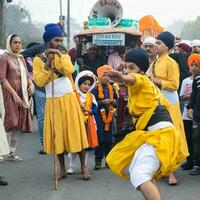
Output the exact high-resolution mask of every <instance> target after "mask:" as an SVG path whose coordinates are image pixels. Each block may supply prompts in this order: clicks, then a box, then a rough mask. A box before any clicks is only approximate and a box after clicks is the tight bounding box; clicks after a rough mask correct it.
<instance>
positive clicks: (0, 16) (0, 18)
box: [0, 0, 4, 49]
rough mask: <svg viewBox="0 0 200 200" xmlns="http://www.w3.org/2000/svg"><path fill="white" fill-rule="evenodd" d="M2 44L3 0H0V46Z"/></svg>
mask: <svg viewBox="0 0 200 200" xmlns="http://www.w3.org/2000/svg"><path fill="white" fill-rule="evenodd" d="M3 45H4V0H0V48H1V49H2V48H3Z"/></svg>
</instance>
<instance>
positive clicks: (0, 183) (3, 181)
mask: <svg viewBox="0 0 200 200" xmlns="http://www.w3.org/2000/svg"><path fill="white" fill-rule="evenodd" d="M0 185H2V186H6V185H8V182H6V181H5V180H4V178H3V177H1V176H0Z"/></svg>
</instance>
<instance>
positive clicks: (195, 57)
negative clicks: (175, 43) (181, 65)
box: [188, 53, 200, 68]
mask: <svg viewBox="0 0 200 200" xmlns="http://www.w3.org/2000/svg"><path fill="white" fill-rule="evenodd" d="M192 63H195V64H196V65H197V66H198V67H199V68H200V55H199V54H197V53H193V54H191V55H190V56H189V57H188V65H189V66H191V65H192Z"/></svg>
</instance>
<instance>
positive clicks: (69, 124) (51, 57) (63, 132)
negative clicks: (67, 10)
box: [33, 24, 90, 178]
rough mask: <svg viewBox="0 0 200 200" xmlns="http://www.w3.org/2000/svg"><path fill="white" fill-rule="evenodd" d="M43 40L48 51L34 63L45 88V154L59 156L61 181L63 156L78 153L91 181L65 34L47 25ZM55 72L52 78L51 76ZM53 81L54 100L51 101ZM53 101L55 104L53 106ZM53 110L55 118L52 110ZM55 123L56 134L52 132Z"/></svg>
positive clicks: (54, 25) (54, 26)
mask: <svg viewBox="0 0 200 200" xmlns="http://www.w3.org/2000/svg"><path fill="white" fill-rule="evenodd" d="M43 39H44V41H45V43H46V45H47V50H46V51H45V52H44V54H42V55H38V56H36V57H35V58H34V60H33V75H34V81H35V83H36V84H37V85H38V86H39V87H45V92H46V99H47V100H46V106H45V117H44V151H45V152H46V153H47V154H57V155H58V159H59V163H60V169H61V177H60V178H64V177H66V169H65V162H64V152H70V153H77V152H78V153H79V155H80V158H81V172H82V174H83V178H86V177H90V174H89V172H88V169H87V167H86V165H85V154H84V151H83V150H84V149H85V148H87V147H88V141H87V135H86V130H85V124H84V119H83V115H82V112H81V108H80V105H79V102H78V100H77V97H76V94H75V92H74V90H73V86H72V83H71V81H70V75H71V74H72V73H73V72H74V70H75V68H74V66H73V65H72V63H71V59H70V57H69V55H68V54H66V53H61V52H60V51H59V47H60V45H61V44H62V42H63V33H62V30H61V27H60V26H59V25H58V24H47V25H46V26H45V32H44V34H43ZM52 71H53V75H52ZM52 79H54V97H53V98H52V96H53V94H52ZM52 101H53V102H52ZM53 106H54V116H53V114H52V109H53ZM52 121H54V130H55V131H54V130H53V129H52Z"/></svg>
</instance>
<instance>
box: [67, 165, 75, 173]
mask: <svg viewBox="0 0 200 200" xmlns="http://www.w3.org/2000/svg"><path fill="white" fill-rule="evenodd" d="M67 174H69V175H73V174H74V170H73V169H72V168H71V167H70V168H69V169H68V170H67Z"/></svg>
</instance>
